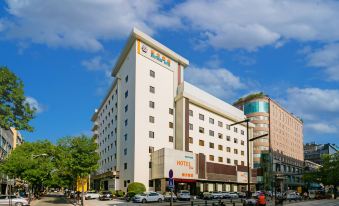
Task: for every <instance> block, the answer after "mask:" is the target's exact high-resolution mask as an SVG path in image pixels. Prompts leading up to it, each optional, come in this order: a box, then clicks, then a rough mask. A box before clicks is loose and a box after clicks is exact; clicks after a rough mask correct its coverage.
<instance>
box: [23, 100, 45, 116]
mask: <svg viewBox="0 0 339 206" xmlns="http://www.w3.org/2000/svg"><path fill="white" fill-rule="evenodd" d="M26 102H27V103H28V104H29V106H30V107H31V108H35V109H36V112H37V113H41V112H43V111H44V110H45V109H44V106H43V105H42V104H40V103H39V102H38V101H37V100H36V99H35V98H33V97H29V96H27V97H26Z"/></svg>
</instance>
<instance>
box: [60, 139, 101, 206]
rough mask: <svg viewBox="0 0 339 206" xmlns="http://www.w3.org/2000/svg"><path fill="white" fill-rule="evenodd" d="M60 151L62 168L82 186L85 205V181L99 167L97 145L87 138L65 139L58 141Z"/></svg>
mask: <svg viewBox="0 0 339 206" xmlns="http://www.w3.org/2000/svg"><path fill="white" fill-rule="evenodd" d="M58 148H59V149H58V150H59V151H60V153H61V154H62V155H61V156H62V158H63V161H62V166H63V167H65V169H67V171H69V172H70V174H71V175H72V176H73V177H76V179H79V180H80V181H81V185H82V191H81V192H82V198H81V204H82V205H83V203H84V197H85V195H84V179H85V178H87V177H88V176H89V175H90V174H91V173H92V172H94V171H96V170H97V169H98V167H99V165H98V160H99V155H98V153H97V152H96V149H97V144H96V143H95V141H94V139H93V138H90V137H87V136H84V135H82V136H76V137H64V138H62V139H60V140H59V141H58Z"/></svg>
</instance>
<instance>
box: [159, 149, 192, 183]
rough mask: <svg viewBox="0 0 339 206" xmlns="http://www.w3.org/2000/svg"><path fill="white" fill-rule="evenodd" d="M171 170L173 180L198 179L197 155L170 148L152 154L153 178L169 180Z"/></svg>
mask: <svg viewBox="0 0 339 206" xmlns="http://www.w3.org/2000/svg"><path fill="white" fill-rule="evenodd" d="M153 165H154V166H155V167H153ZM170 169H172V170H173V174H174V177H173V178H179V179H198V174H197V167H196V158H195V154H193V153H190V152H185V151H181V150H174V149H169V148H163V149H160V150H158V151H155V152H154V153H153V154H152V178H168V171H169V170H170Z"/></svg>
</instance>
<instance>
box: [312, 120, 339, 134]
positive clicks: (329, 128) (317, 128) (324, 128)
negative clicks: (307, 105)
mask: <svg viewBox="0 0 339 206" xmlns="http://www.w3.org/2000/svg"><path fill="white" fill-rule="evenodd" d="M306 128H308V129H310V130H313V131H314V132H316V133H323V134H326V133H329V134H331V133H336V132H337V131H338V130H337V128H336V127H335V126H334V125H328V124H327V123H322V122H318V123H310V124H307V125H306Z"/></svg>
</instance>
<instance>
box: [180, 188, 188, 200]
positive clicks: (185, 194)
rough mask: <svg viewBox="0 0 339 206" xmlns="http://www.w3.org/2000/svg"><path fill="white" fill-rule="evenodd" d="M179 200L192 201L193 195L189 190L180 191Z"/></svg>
mask: <svg viewBox="0 0 339 206" xmlns="http://www.w3.org/2000/svg"><path fill="white" fill-rule="evenodd" d="M177 197H178V200H190V199H191V194H190V192H189V191H188V190H180V191H179V192H178V193H177Z"/></svg>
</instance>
